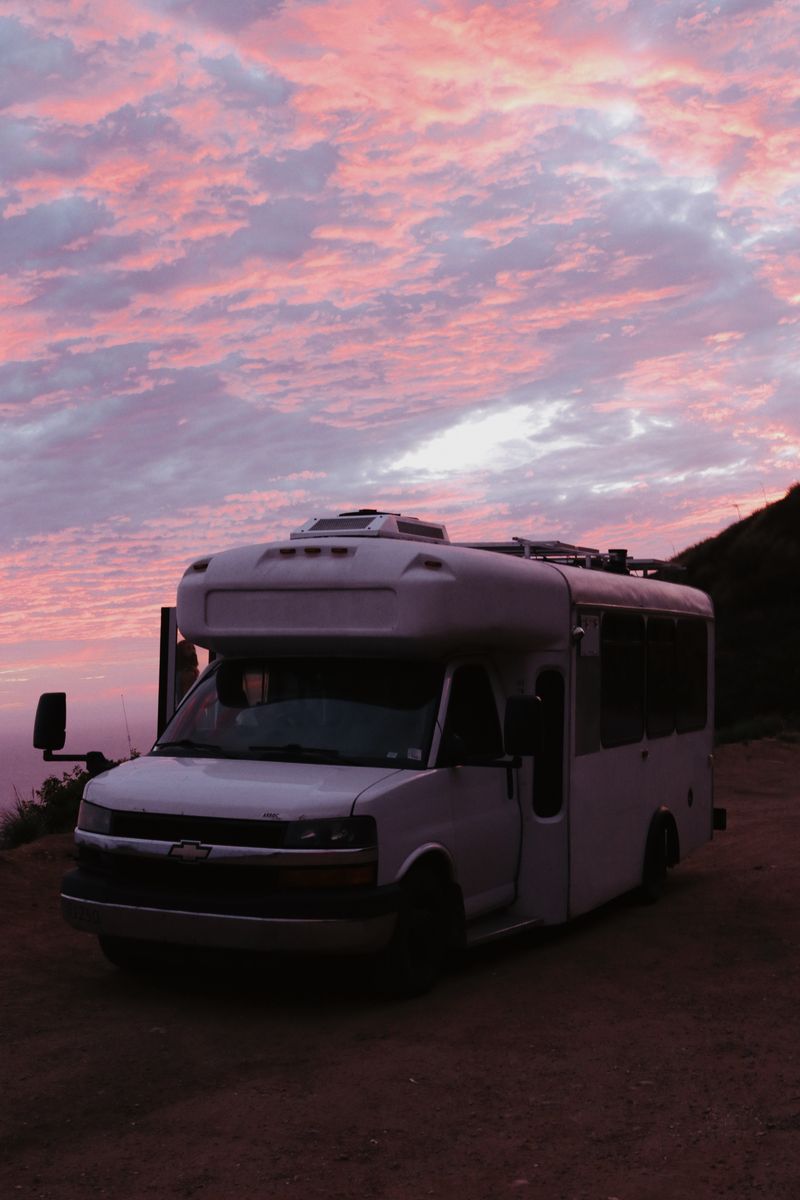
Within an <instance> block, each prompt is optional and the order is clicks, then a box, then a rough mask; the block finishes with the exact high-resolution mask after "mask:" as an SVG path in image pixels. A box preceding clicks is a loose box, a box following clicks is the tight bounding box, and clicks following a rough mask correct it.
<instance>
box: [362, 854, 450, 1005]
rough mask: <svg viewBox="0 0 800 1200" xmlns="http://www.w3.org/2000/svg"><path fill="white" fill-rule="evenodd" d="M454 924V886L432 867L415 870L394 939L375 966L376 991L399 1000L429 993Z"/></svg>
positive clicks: (406, 883)
mask: <svg viewBox="0 0 800 1200" xmlns="http://www.w3.org/2000/svg"><path fill="white" fill-rule="evenodd" d="M455 920H456V905H455V904H454V901H453V894H452V888H451V886H450V885H449V884H448V883H447V882H446V881H445V880H444V879H443V878H442V876H441V875H440V874H439V872H438V871H436V870H435V869H434V868H433V867H429V866H426V865H420V866H419V867H416V868H412V869H411V871H410V872H409V873H408V875H407V876H406V878H405V879H404V880H403V883H402V895H401V902H400V909H399V912H398V917H397V925H396V926H395V931H394V933H393V935H392V940H391V941H390V942H389V944H388V946H386V948H385V949H384V950H382V951H381V952H380V953H379V954H378V955H377V957H376V959H375V961H374V971H375V974H374V977H375V983H376V986H377V988H378V990H379V991H380V992H381V993H382V994H383V995H387V996H393V997H396V998H401V997H411V996H421V995H422V994H423V993H424V992H428V991H430V989H431V988H432V987H433V985H434V983H435V982H436V980H437V979H438V977H439V975H440V973H441V971H442V967H443V966H444V960H445V956H446V954H447V951H448V949H449V947H450V945H451V944H452V942H453V940H454V936H453V935H454V930H455Z"/></svg>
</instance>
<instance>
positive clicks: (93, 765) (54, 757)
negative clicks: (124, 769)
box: [42, 750, 116, 776]
mask: <svg viewBox="0 0 800 1200" xmlns="http://www.w3.org/2000/svg"><path fill="white" fill-rule="evenodd" d="M42 758H43V759H44V761H45V762H85V763H86V770H87V771H88V772H89V774H90V775H92V776H94V775H102V773H103V771H108V770H110V769H111V767H113V766H115V765H116V764H115V763H113V762H109V760H108V759H107V758H106V756H105V754H103V753H102V752H101V751H100V750H89V751H88V752H87V753H86V754H54V753H53V751H52V750H43V751H42Z"/></svg>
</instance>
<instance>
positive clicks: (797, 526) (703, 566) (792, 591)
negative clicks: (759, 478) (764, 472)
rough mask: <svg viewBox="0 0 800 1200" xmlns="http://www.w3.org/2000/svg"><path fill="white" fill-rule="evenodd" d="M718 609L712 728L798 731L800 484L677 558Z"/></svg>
mask: <svg viewBox="0 0 800 1200" xmlns="http://www.w3.org/2000/svg"><path fill="white" fill-rule="evenodd" d="M675 561H676V562H678V563H680V564H681V565H682V566H684V567H685V568H686V572H687V575H686V579H687V582H688V583H691V584H692V585H693V586H695V587H699V588H702V589H703V591H706V592H708V593H709V594H710V596H711V597H712V599H713V601H714V604H715V607H716V610H717V726H718V728H720V729H726V728H730V727H731V726H734V725H738V724H739V723H742V722H749V721H752V720H753V719H754V718H763V717H772V716H776V717H779V718H781V719H782V720H783V721H785V722H787V723H789V724H793V725H800V637H798V624H799V623H798V616H799V615H800V484H795V485H794V487H792V488H790V490H789V491H788V492H787V493H786V495H785V496H784V498H783V499H782V500H778V501H777V502H776V503H774V504H769V505H767V506H766V507H765V508H762V509H759V510H758V511H757V512H754V513H753V514H752V515H751V516H749V517H746V518H745V519H744V520H742V521H738V522H737V523H736V524H735V525H731V526H730V527H729V528H728V529H725V530H723V531H722V533H720V534H717V536H716V537H713V538H708V539H707V540H706V541H704V542H700V543H698V545H696V546H692V547H690V548H689V549H688V550H684V551H683V552H682V553H681V554H679V555H678V556H677V558H676V560H675Z"/></svg>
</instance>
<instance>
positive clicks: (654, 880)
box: [639, 820, 670, 904]
mask: <svg viewBox="0 0 800 1200" xmlns="http://www.w3.org/2000/svg"><path fill="white" fill-rule="evenodd" d="M669 865H670V847H669V830H668V828H667V822H666V821H664V820H656V821H654V822H653V824H652V825H651V827H650V832H649V834H648V835H647V846H646V848H645V853H644V866H643V868H642V883H641V887H640V888H639V896H640V898H641V900H642V902H643V903H644V904H655V903H656V901H658V900H660V899H661V897H662V896H663V894H664V888H665V886H666V882H667V867H668V866H669Z"/></svg>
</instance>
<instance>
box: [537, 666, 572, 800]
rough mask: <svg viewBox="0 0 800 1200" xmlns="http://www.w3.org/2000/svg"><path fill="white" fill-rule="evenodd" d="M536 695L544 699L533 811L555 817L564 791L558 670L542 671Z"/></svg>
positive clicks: (561, 685) (561, 691) (561, 682)
mask: <svg viewBox="0 0 800 1200" xmlns="http://www.w3.org/2000/svg"><path fill="white" fill-rule="evenodd" d="M536 695H537V696H538V697H539V699H540V700H541V702H542V745H541V749H540V750H539V753H538V754H537V755H536V757H535V758H534V760H533V811H534V812H535V813H536V816H537V817H555V816H556V815H557V814H558V813H559V812H561V804H562V801H563V794H564V680H563V678H562V676H561V675H560V674H559V672H558V671H552V670H548V671H542V672H541V674H540V675H539V678H538V679H537V680H536Z"/></svg>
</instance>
